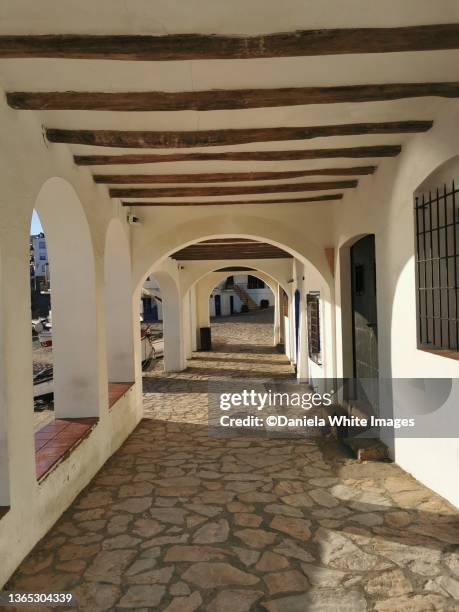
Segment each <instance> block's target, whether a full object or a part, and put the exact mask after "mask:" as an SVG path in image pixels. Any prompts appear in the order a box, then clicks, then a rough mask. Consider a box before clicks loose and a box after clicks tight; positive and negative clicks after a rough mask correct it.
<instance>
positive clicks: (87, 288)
mask: <svg viewBox="0 0 459 612" xmlns="http://www.w3.org/2000/svg"><path fill="white" fill-rule="evenodd" d="M34 209H35V210H36V211H37V213H38V215H39V217H40V221H41V223H42V226H43V230H44V233H45V237H46V244H47V250H48V257H49V270H50V278H51V299H52V323H53V362H54V404H55V414H56V416H57V417H76V416H79V417H86V416H96V415H98V411H99V390H98V371H99V362H98V355H99V353H98V346H97V325H96V312H97V309H96V303H97V301H96V280H95V261H94V249H93V243H92V240H91V234H90V230H89V226H88V221H87V218H86V215H85V212H84V209H83V205H82V203H81V201H80V199H79V197H78V195H77V193H76V191H75V189H74V188H73V186H72V185H71V184H70V183H68V182H67V181H66V180H65V179H63V178H61V177H52V178H49V179H47V180H46V181H45V183H44V184H43V185H42V187H41V189H40V191H39V193H38V195H37V197H36V200H35V203H34Z"/></svg>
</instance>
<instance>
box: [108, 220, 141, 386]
mask: <svg viewBox="0 0 459 612" xmlns="http://www.w3.org/2000/svg"><path fill="white" fill-rule="evenodd" d="M104 285H105V324H106V333H107V367H108V380H109V382H131V381H133V380H134V338H133V328H132V290H131V286H132V278H131V261H130V253H129V242H128V239H127V236H126V234H125V232H124V230H123V227H122V225H121V222H120V221H119V220H118V219H113V220H112V221H111V223H110V225H109V228H108V230H107V237H106V240H105V258H104Z"/></svg>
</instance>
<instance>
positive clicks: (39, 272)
mask: <svg viewBox="0 0 459 612" xmlns="http://www.w3.org/2000/svg"><path fill="white" fill-rule="evenodd" d="M30 255H31V261H30V263H31V266H32V265H33V268H34V272H35V274H34V276H35V277H37V276H43V277H46V278H47V277H48V250H47V248H46V238H45V235H44V234H43V232H41V233H40V234H35V235H32V236H30Z"/></svg>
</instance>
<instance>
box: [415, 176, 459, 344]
mask: <svg viewBox="0 0 459 612" xmlns="http://www.w3.org/2000/svg"><path fill="white" fill-rule="evenodd" d="M458 192H459V189H457V188H456V186H455V184H454V181H453V182H452V184H451V185H449V186H447V185H444V186H443V187H442V188H441V189H440V188H438V189H435V190H433V191H430V192H429V193H425V194H423V195H419V196H416V197H415V209H414V211H415V225H416V293H417V316H418V320H417V327H418V347H419V348H424V349H443V350H448V351H452V352H459V324H458V316H459V195H458Z"/></svg>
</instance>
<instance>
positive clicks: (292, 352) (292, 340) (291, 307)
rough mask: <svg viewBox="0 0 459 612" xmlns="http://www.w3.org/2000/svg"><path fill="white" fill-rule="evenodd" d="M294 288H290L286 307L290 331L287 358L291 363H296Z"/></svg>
mask: <svg viewBox="0 0 459 612" xmlns="http://www.w3.org/2000/svg"><path fill="white" fill-rule="evenodd" d="M295 289H296V287H295V286H294V287H292V290H291V298H290V301H289V308H288V321H289V331H290V341H289V348H290V351H289V353H290V354H289V356H288V357H289V359H290V361H291V362H292V363H293V364H296V333H295Z"/></svg>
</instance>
